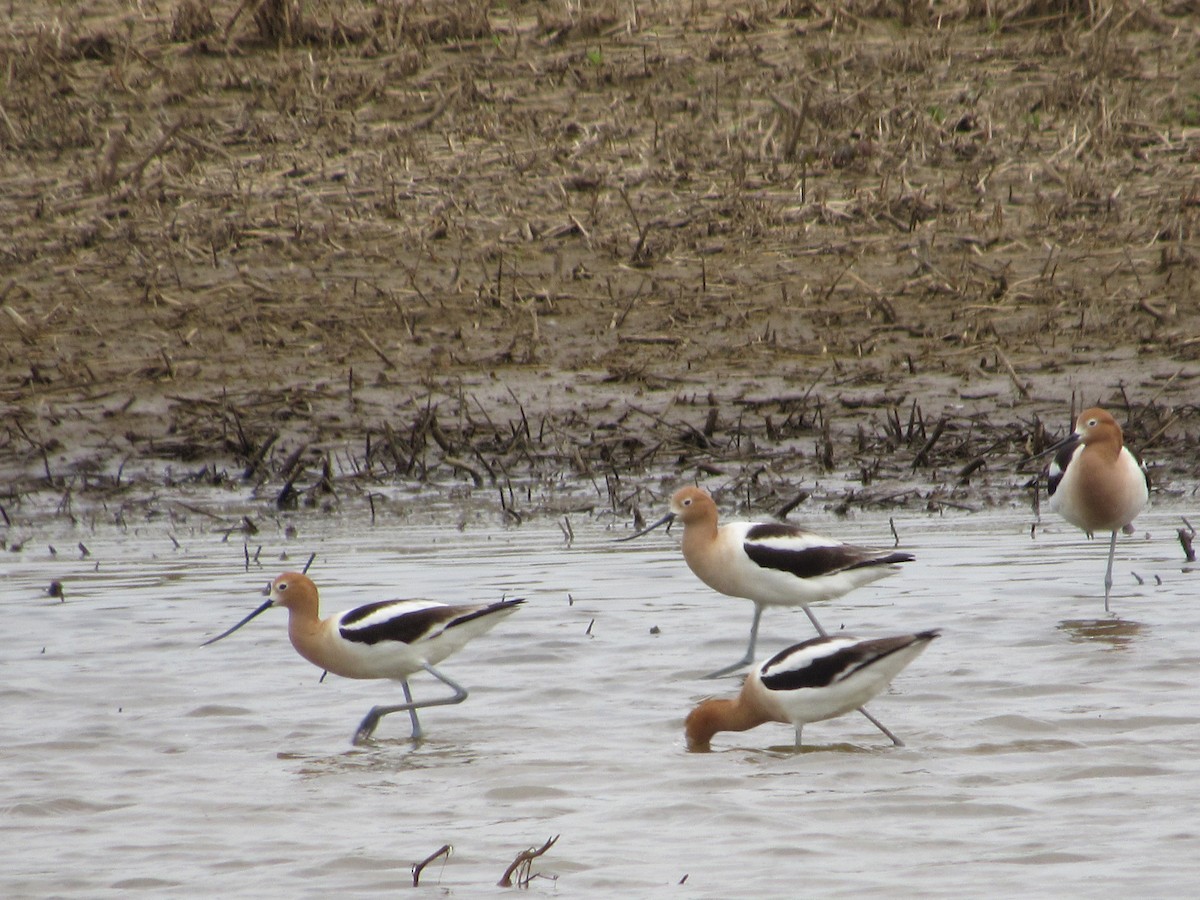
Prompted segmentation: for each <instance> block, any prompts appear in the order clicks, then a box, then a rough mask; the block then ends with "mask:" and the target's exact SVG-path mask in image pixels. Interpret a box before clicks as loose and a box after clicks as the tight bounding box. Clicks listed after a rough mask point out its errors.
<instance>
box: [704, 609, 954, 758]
mask: <svg viewBox="0 0 1200 900" xmlns="http://www.w3.org/2000/svg"><path fill="white" fill-rule="evenodd" d="M939 633H940V632H939V631H938V629H933V630H930V631H921V632H918V633H916V634H904V635H898V636H896V637H886V638H879V639H876V640H870V641H858V640H855V639H854V638H851V637H846V636H838V637H815V638H810V639H809V640H807V641H804V642H803V643H800V644H796V645H795V646H793V647H788V648H787V649H786V650H783V651H781V652H780V653H777V654H775V655H774V656H772V657H771V658H770V659H769V660H767V661H766V662H764V663H762V664H761V665H759V666H757V667H756V668H754V669H753V670H752V671H751V672H750V674H749V675H748V676H747V677H746V681H745V682H744V683H743V685H742V690H741V693H740V694H738V696H737V697H735V698H733V699H732V700H728V699H709V700H704V701H703V702H701V703H700V705H699V706H697V707H696V708H695V709H693V710H692V711H691V713H689V714H688V717H687V722H686V724H685V726H684V727H685V730H686V733H687V743H688V749H689V750H707V749H708V747H709V743H710V742H711V740H712V737H713V735H714V734H716V733H717V732H718V731H746V730H748V729H750V728H755V727H757V726H759V725H762V724H763V723H764V722H784V723H787V724H790V725H793V726H795V729H796V747H797V749H798V748H799V747H800V745H801V731H802V729H803V728H804V726H805V725H807V724H808V723H809V722H819V721H821V720H823V719H832V718H835V717H836V716H840V715H843V714H845V713H847V712H849V711H850V710H852V709H858V708H861V707H862V705H863V704H864V703H866V702H867V701H868V700H870V699H871V698H872V697H874V696H875V695H877V694H879V693H880V692H881V691H883V690H884V688H886V687H887V686H888V684H889V683H890V682H891V680H892V679H893V678H895V677H896V675H897V674H899V672H900V671H901V670H902V669H903V668H904V667H905V666H907V665H908V664H909V663H910V662H912V661H913V660H914V659H916V658H917V657H918V656H920V655H921V652H922V651H923V650H924V649H925V648H926V647H927V646H929V642H930V641H932V640H933V639H934V638H935V637H937V636H938V634H939ZM893 739H894V738H893ZM897 743H899V741H897Z"/></svg>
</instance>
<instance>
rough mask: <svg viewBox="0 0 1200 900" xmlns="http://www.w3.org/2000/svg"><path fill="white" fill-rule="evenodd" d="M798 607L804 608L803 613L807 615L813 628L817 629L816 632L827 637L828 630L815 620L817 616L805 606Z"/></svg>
mask: <svg viewBox="0 0 1200 900" xmlns="http://www.w3.org/2000/svg"><path fill="white" fill-rule="evenodd" d="M800 608H801V609H802V610H804V614H805V615H806V616H808V621H810V622H812V623H813V628H815V629H817V634H819V635H820V636H821V637H824V638H827V637H829V632H828V631H826V630H825V629H824V628H822V627H821V623H820V622H818V621H817V617H816V616H814V615H813V611H812V610H811V609H809V608H808V607H807V606H802V607H800Z"/></svg>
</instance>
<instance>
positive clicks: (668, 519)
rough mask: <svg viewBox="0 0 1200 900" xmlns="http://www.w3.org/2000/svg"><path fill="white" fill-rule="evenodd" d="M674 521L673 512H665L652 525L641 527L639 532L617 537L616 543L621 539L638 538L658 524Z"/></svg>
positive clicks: (668, 523) (667, 523)
mask: <svg viewBox="0 0 1200 900" xmlns="http://www.w3.org/2000/svg"><path fill="white" fill-rule="evenodd" d="M674 521H675V513H667V514H666V515H665V516H663V517H662V518H661V519H659V520H658V521H657V522H655V523H654V524H653V525H647V526H646V527H645V528H643V529H642V530H641V531H639V532H636V533H635V534H627V535H625V537H623V538H617V540H616V543H620V542H621V541H632V540H633V539H634V538H640V537H641V536H642V535H643V534H649V533H650V532H651V531H653V530H654V529H655V528H658V527H659V526H660V525H670V524H671V523H672V522H674ZM670 530H671V529H670V528H667V531H670Z"/></svg>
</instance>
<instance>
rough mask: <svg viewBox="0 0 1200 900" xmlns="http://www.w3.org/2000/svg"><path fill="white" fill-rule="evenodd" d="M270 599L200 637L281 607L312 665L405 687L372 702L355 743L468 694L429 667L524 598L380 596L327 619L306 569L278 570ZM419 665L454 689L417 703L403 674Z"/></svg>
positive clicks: (416, 730) (417, 732) (415, 732)
mask: <svg viewBox="0 0 1200 900" xmlns="http://www.w3.org/2000/svg"><path fill="white" fill-rule="evenodd" d="M269 592H270V599H269V600H267V602H266V603H264V604H263V605H262V606H260V607H259V608H258V609H256V610H254V612H252V613H250V615H248V616H246V618H244V619H242V621H240V622H238V623H237V624H236V625H234V626H233V627H232V628H230V629H229V630H228V631H225V632H222V633H221V634H219V635H217V636H216V637H215V638H212V639H210V640H207V641H205V642H204V645H203V646H207V645H208V644H212V643H215V642H217V641H219V640H221V638H223V637H226V636H228V635H230V634H233V632H235V631H237V630H238V629H239V628H241V627H242V626H243V625H245V624H246V623H247V622H249V621H250V620H251V619H253V618H254V617H255V616H258V615H260V614H261V613H264V612H266V611H267V610H268V609H270V608H271V607H272V606H282V607H284V608H285V609H286V610H287V611H288V637H289V638H290V639H291V642H292V646H293V647H295V648H296V652H297V653H299V654H300V655H301V656H303V657H304V658H305V659H307V660H308V661H309V662H311V663H312V664H313V665H315V666H317V667H318V668H322V669H325V670H326V671H328V672H332V673H333V674H334V675H341V676H342V677H343V678H391V679H394V680H397V681H399V682H400V683H401V685H402V686H403V688H404V699H405V702H404V703H401V704H398V705H395V706H375V707H373V708H372V709H371V711H370V712H368V713H367V715H366V717H365V718H364V719H363V720H362V722H361V724H360V725H359V726H358V730H357V731H355V733H354V743H355V744H359V743H362V742H363V741H366V740H367V739H369V738H370V737H371V735H372V734H373V733H374V731H375V728H376V726H377V725H378V724H379V720H380V719H382V718H383V717H384V716H386V715H390V714H391V713H394V712H402V711H407V712H408V714H409V718H410V719H411V720H412V736H413V738H414V739H419V738H420V737H421V735H422V732H421V723H420V722H419V721H418V720H417V710H418V709H421V708H423V707H426V706H446V705H448V704H453V703H461V702H462V701H463V700H465V699H467V691H466V689H465V688H464V687H462V686H461V685H459V684H458V683H456V682H455V681H453V680H451V679H450V678H448V677H447V676H445V675H443V674H442V673H441V672H439V671H437V670H436V669H435V668H434V667H433V666H434V663H438V662H441V661H442V660H443V659H445V658H446V657H447V656H449V655H450V654H451V653H453V652H455V651H456V650H458V649H460V648H461V647H462V646H463V645H464V644H466V643H467V641H469V640H471V638H474V637H478V636H479V635H481V634H483V633H485V632H487V631H490V630H491V629H492V627H493V626H494V625H495V624H496V623H497V622H499V621H500V620H501V619H503V618H505V617H506V616H508V615H510V614H511V613H513V612H515V611H516V609H517V607H518V606H520V605H521V604H522V603H524V602H525V601H524V600H500V601H498V602H496V603H486V604H472V605H463V606H451V605H448V604H446V603H439V602H437V601H435V600H384V601H382V602H379V603H368V604H367V605H365V606H359V607H357V608H355V609H351V610H347V611H346V612H342V613H337V614H336V615H332V616H330V617H329V618H327V619H322V618H321V617H320V599H319V595H318V593H317V586H316V585H315V584H314V583H313V581H312V579H310V578H309V577H308V576H306V575H301V574H300V573H298V572H285V573H284V574H283V575H280V576H279V577H278V578H276V579H275V580H274V581H273V582H272V583H271V587H270V588H269ZM422 669H424V670H425V671H426V672H428V673H429V674H430V675H432V676H433V677H434V678H436V679H438V680H439V681H441V682H442V683H443V684H445V685H447V686H448V687H449V688H450V689H451V690H453V691H454V694H453V695H452V696H450V697H443V698H440V699H437V700H427V701H425V702H423V703H416V702H414V701H413V698H412V691H411V690H410V689H409V686H408V677H409V676H410V675H412V674H414V673H416V672H419V671H421V670H422Z"/></svg>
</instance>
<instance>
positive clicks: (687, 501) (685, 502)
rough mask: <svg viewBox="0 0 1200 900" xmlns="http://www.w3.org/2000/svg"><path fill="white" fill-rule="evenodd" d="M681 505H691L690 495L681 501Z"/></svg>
mask: <svg viewBox="0 0 1200 900" xmlns="http://www.w3.org/2000/svg"><path fill="white" fill-rule="evenodd" d="M683 505H684V506H691V505H692V498H691V497H688V498H687V499H686V500H684V501H683Z"/></svg>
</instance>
